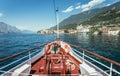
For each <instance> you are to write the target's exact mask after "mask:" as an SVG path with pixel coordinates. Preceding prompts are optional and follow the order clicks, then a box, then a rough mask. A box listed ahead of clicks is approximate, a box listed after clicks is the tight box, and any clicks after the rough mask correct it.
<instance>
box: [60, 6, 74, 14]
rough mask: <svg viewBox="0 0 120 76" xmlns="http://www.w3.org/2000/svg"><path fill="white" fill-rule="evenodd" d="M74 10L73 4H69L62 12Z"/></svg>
mask: <svg viewBox="0 0 120 76" xmlns="http://www.w3.org/2000/svg"><path fill="white" fill-rule="evenodd" d="M73 10H74V6H69V7H68V8H67V9H66V10H63V11H62V12H64V13H67V12H71V11H73Z"/></svg>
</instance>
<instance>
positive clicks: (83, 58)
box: [82, 51, 85, 62]
mask: <svg viewBox="0 0 120 76" xmlns="http://www.w3.org/2000/svg"><path fill="white" fill-rule="evenodd" d="M84 57H85V52H84V51H83V56H82V60H83V62H84Z"/></svg>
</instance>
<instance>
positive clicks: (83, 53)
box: [72, 48, 120, 76]
mask: <svg viewBox="0 0 120 76" xmlns="http://www.w3.org/2000/svg"><path fill="white" fill-rule="evenodd" d="M72 50H73V53H76V52H77V53H76V54H77V56H78V57H79V58H82V61H83V62H84V61H86V62H87V63H89V64H91V65H93V66H95V67H97V66H96V65H94V64H93V63H91V62H89V61H88V60H86V59H85V57H86V58H88V59H90V60H92V61H94V62H96V63H98V64H100V65H102V66H103V67H105V68H107V69H109V73H107V72H105V71H104V70H103V69H101V68H99V67H97V69H99V70H100V71H101V72H103V73H105V74H107V75H108V76H112V72H115V73H117V74H118V75H120V72H119V71H117V70H116V69H113V64H112V63H110V66H107V65H105V64H103V63H101V62H100V61H98V60H96V59H94V58H92V57H90V56H88V55H85V52H84V51H83V50H82V52H80V51H78V50H76V49H74V48H72ZM79 54H80V55H81V56H80V55H79Z"/></svg>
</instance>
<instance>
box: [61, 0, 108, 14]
mask: <svg viewBox="0 0 120 76" xmlns="http://www.w3.org/2000/svg"><path fill="white" fill-rule="evenodd" d="M104 1H106V0H91V1H90V2H88V3H87V4H81V3H77V4H76V5H74V6H69V7H68V8H67V9H66V10H63V11H62V12H63V13H68V12H71V11H73V10H78V9H81V10H82V11H87V10H89V9H91V8H92V7H94V6H96V5H98V4H101V3H103V2H104Z"/></svg>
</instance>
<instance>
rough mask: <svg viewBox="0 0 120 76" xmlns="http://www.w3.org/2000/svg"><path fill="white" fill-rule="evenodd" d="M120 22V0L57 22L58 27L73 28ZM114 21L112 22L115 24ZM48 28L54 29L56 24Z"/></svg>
mask: <svg viewBox="0 0 120 76" xmlns="http://www.w3.org/2000/svg"><path fill="white" fill-rule="evenodd" d="M113 21H115V23H120V2H117V3H114V4H111V5H109V6H105V7H99V8H95V9H91V10H88V11H84V12H81V13H79V14H75V15H72V16H70V17H68V18H66V19H64V20H63V21H61V22H60V23H59V25H60V29H75V28H76V26H78V25H80V24H83V25H95V24H98V23H99V24H101V23H105V24H107V23H109V24H110V23H114V22H113ZM115 23H114V24H115ZM50 29H56V26H54V27H51V28H50Z"/></svg>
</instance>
